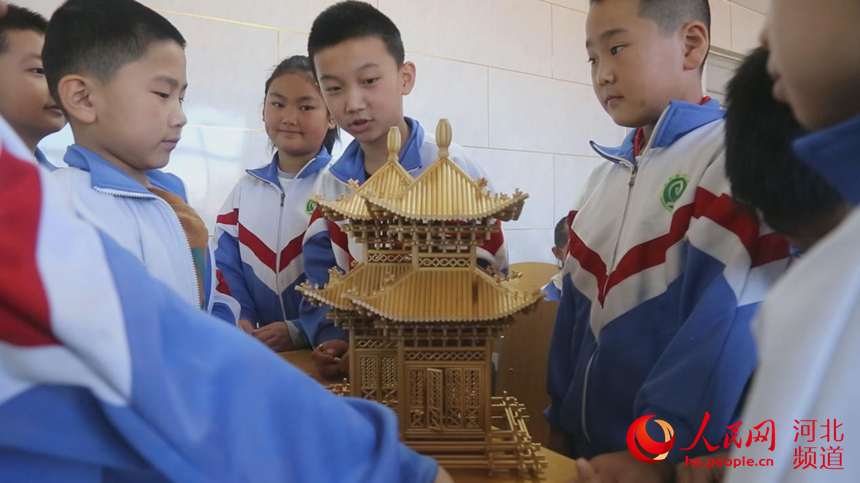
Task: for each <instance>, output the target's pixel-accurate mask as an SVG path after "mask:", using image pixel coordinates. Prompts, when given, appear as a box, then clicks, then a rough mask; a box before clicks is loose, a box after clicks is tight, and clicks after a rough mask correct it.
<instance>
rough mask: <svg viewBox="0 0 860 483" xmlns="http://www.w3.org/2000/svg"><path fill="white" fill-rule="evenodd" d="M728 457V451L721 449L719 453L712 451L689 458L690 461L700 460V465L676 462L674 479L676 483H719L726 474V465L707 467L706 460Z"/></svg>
mask: <svg viewBox="0 0 860 483" xmlns="http://www.w3.org/2000/svg"><path fill="white" fill-rule="evenodd" d="M728 457H729V452H728V451H721V452H719V453H712V454H708V455H705V456H700V457H698V458H691V461H695V460H702V466H693V465H687V464H686V463H678V464H677V465H676V466H675V481H677V482H678V483H719V482H721V481H723V479H724V478H725V476H726V467H725V466H713V467H711V468H708V466H707V464H708V460H709V459H710V460H716V459H723V460H724V459H726V458H728Z"/></svg>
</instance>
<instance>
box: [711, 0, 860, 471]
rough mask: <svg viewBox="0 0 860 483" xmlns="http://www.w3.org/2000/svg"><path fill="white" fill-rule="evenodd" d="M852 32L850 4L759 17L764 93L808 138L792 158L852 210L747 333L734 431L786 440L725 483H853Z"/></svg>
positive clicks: (858, 219)
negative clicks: (739, 424) (752, 348)
mask: <svg viewBox="0 0 860 483" xmlns="http://www.w3.org/2000/svg"><path fill="white" fill-rule="evenodd" d="M858 22H860V4H858V3H857V2H856V1H854V0H833V1H829V2H827V3H826V5H825V4H821V3H818V2H807V1H803V0H774V1H772V2H771V5H770V10H769V11H768V30H767V31H766V33H765V41H766V44H767V45H768V47H769V49H770V58H769V60H768V66H767V67H768V71H769V72H770V74H771V77H772V78H773V79H774V86H773V90H772V92H773V94H774V96H775V97H776V98H777V100H780V101H783V102H786V103H787V104H788V105H789V106H791V109H792V111H793V113H794V115H795V117H796V118H797V121H798V122H799V123H800V125H801V126H803V127H804V128H805V129H807V130H808V131H811V133H810V134H808V135H805V136H802V137H801V138H799V139H798V140H796V141H795V142H794V151H795V153H796V154H797V155H798V157H799V158H800V160H801V161H802V162H804V163H805V164H806V165H807V166H809V167H810V168H812V169H813V170H814V171H815V172H817V173H818V174H819V175H820V176H821V177H822V178H823V179H824V180H826V181H827V182H829V183H830V184H831V186H832V187H833V188H835V189H836V190H837V191H838V192H839V194H840V195H841V197H842V198H843V199H844V200H845V201H846V202H847V203H849V204H850V205H851V207H852V209H851V210H850V212H848V214H847V216H846V217H845V219H844V220H842V221H841V222H840V223H838V225H837V226H836V228H835V229H833V230H832V231H830V232H829V234H827V235H826V236H825V237H824V238H823V239H821V240H820V241H818V242H817V243H816V244H815V246H813V247H812V249H811V250H809V251H808V252H807V253H806V254H804V256H803V258H802V259H801V260H800V261H799V262H798V263H797V264H796V265H795V266H793V267H792V268H791V270H790V271H789V273H788V274H787V275H786V276H785V277H784V278H783V279H782V280H780V282H779V284H778V285H777V286H776V287H774V289H773V291H772V292H771V293H770V294H769V295H768V297H767V300H765V302H764V303H763V304H762V308H761V311H760V313H759V315H758V316H757V320H756V323H755V328H756V336H757V342H758V348H759V360H760V363H759V367H758V368H757V370H756V377H755V379H754V380H753V384H752V386H751V388H750V391H749V396H748V397H747V399H746V401H745V404H744V411H743V420H744V421H745V422H746V421H763V420H772V421H773V422H774V424H775V426H776V427H780V428H786V429H785V430H783V431H781V432H779V431H777V432H776V438H775V440H776V441H775V444H774V450H773V451H770V450H769V448H770V446H768V445H756V446H757V447H754V448H752V451H749V452H746V451H744V452H742V453H741V452H740V451H739V455H743V456H744V457H748V458H770V459H773V461H774V462H775V463H776V464H775V465H773V466H747V467H742V468H734V469H732V470H730V472H729V475H728V481H729V482H730V483H741V482H747V481H755V482H761V483H776V482H790V483H806V482H818V481H828V482H838V483H842V482H844V483H848V482H854V481H857V480H858V478H860V468H858V466H857V463H856V462H857V459H858V458H857V457H858V451H857V448H855V447H854V446H853V445H850V444H849V442H848V441H849V440H848V438H850V436H849V434H850V433H849V431H852V430H851V429H849V428H857V427H860V412H858V411H857V400H858V398H860V373H858V371H857V367H858V362H860V360H858V352H857V346H858V342H860V331H858V328H860V268H858V267H860V250H858V249H857V242H858V240H860V211H858V210H857V206H858V205H860V155H858V152H860V104H858V102H857V99H858V97H857V85H858V82H860V62H858V59H859V58H858V56H857V47H856V46H857V45H858V42H860V33H858V30H857V23H858ZM803 186H804V187H807V185H806V184H804V185H803ZM786 196H791V194H790V193H788V194H786ZM816 221H826V218H825V217H821V216H818V217H817V220H816ZM796 420H797V421H804V424H809V422H808V421H813V423H812V424H816V425H817V426H818V427H817V428H815V429H816V430H817V431H818V432H817V439H816V440H814V441H810V439H811V438H806V437H804V438H803V439H799V438H798V439H797V441H795V438H797V434H798V432H797V431H794V430H793V429H792V427H793V426H798V427H799V428H800V427H802V425H799V424H798V423H797V421H796ZM837 426H839V427H837ZM810 450H811V451H810ZM798 456H800V457H799V458H798ZM792 463H793V464H792ZM798 463H801V464H798ZM803 467H806V469H803ZM795 468H797V469H795ZM815 468H817V469H815ZM828 468H842V469H828Z"/></svg>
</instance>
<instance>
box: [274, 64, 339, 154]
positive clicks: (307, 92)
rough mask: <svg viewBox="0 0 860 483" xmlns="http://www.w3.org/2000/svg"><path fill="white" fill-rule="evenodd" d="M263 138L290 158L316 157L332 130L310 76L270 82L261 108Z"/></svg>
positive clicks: (316, 88) (329, 118) (332, 124)
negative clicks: (263, 126)
mask: <svg viewBox="0 0 860 483" xmlns="http://www.w3.org/2000/svg"><path fill="white" fill-rule="evenodd" d="M263 122H264V123H265V124H266V134H268V135H269V139H271V140H272V143H274V145H275V147H277V148H278V149H279V150H281V151H284V152H285V153H287V154H289V155H290V156H297V157H306V156H315V155H316V154H317V153H318V152H319V150H320V147H321V146H322V143H323V140H324V139H325V135H326V133H327V132H328V130H329V129H331V128H333V127H334V119H332V118H331V117H330V116H329V114H328V110H327V109H326V105H325V101H323V98H322V95H321V94H320V91H319V88H318V87H317V86H316V85H315V84H313V83H312V82H311V80H310V77H309V74H302V73H291V74H284V75H282V76H280V77H278V78H276V79H275V80H273V81H272V84H271V85H270V86H269V92H268V93H267V94H266V105H265V107H263Z"/></svg>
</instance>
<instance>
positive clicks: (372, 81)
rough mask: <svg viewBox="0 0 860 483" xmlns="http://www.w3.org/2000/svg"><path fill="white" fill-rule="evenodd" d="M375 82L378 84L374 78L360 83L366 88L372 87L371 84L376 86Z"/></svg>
mask: <svg viewBox="0 0 860 483" xmlns="http://www.w3.org/2000/svg"><path fill="white" fill-rule="evenodd" d="M377 82H379V77H374V78H372V79H365V80H364V81H363V82H362V84H364V85H366V86H372V85H373V84H376V83H377Z"/></svg>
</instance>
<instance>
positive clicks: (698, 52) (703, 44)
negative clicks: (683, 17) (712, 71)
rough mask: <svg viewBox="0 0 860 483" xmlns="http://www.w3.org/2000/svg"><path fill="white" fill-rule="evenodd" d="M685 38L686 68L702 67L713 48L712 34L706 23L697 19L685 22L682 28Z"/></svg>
mask: <svg viewBox="0 0 860 483" xmlns="http://www.w3.org/2000/svg"><path fill="white" fill-rule="evenodd" d="M681 35H682V37H683V40H684V69H685V70H697V69H701V67H702V65H704V63H705V59H706V58H707V57H708V50H709V49H710V48H711V36H710V34H708V29H707V27H705V24H703V23H702V22H700V21H698V20H695V21H693V22H689V23H687V24H684V26H683V27H682V28H681Z"/></svg>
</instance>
